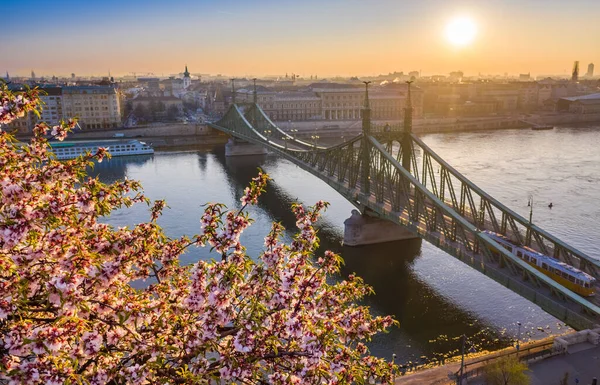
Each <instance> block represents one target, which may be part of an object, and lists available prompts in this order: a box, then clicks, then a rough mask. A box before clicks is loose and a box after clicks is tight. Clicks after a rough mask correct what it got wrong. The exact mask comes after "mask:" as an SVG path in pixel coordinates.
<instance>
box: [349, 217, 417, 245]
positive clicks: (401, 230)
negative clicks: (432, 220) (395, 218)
mask: <svg viewBox="0 0 600 385" xmlns="http://www.w3.org/2000/svg"><path fill="white" fill-rule="evenodd" d="M415 238H419V236H418V235H417V234H415V233H413V232H412V231H411V230H409V229H407V228H406V227H403V226H401V225H398V224H396V223H393V222H390V221H387V220H385V219H380V218H374V217H371V216H369V215H364V214H361V213H360V212H359V211H358V210H352V216H351V217H350V218H348V219H346V220H345V221H344V245H345V246H363V245H372V244H374V243H384V242H392V241H402V240H405V239H415Z"/></svg>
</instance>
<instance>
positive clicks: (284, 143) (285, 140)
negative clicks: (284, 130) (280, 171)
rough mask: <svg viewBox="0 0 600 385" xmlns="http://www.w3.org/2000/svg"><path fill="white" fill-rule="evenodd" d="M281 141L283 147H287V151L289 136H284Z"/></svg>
mask: <svg viewBox="0 0 600 385" xmlns="http://www.w3.org/2000/svg"><path fill="white" fill-rule="evenodd" d="M281 139H283V146H284V147H285V149H286V150H287V148H288V147H287V141H288V139H289V138H288V137H287V136H282V137H281Z"/></svg>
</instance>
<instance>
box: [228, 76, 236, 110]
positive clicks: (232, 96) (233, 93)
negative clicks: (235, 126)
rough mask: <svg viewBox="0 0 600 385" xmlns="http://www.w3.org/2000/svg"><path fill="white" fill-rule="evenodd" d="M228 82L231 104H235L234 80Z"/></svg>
mask: <svg viewBox="0 0 600 385" xmlns="http://www.w3.org/2000/svg"><path fill="white" fill-rule="evenodd" d="M229 80H231V104H235V79H233V78H231V79H229Z"/></svg>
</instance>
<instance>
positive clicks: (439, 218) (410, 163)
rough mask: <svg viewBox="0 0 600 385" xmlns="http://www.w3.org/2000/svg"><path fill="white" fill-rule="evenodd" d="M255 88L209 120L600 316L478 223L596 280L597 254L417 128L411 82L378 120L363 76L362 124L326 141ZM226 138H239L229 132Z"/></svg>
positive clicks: (448, 248) (571, 317) (386, 216)
mask: <svg viewBox="0 0 600 385" xmlns="http://www.w3.org/2000/svg"><path fill="white" fill-rule="evenodd" d="M234 95H235V94H234ZM254 95H255V97H254V102H252V103H236V102H235V99H234V100H233V101H232V104H231V106H230V107H229V109H228V110H227V112H226V113H225V114H224V116H223V117H222V118H221V119H220V120H218V121H216V122H213V123H210V124H209V125H210V126H211V127H212V128H215V129H217V130H220V131H222V132H225V133H227V134H229V135H231V136H232V137H233V138H235V141H238V142H242V143H246V144H245V145H251V146H260V148H264V149H268V150H269V151H271V152H273V153H275V154H278V155H279V156H281V157H283V158H285V159H288V160H289V161H291V162H293V163H294V164H296V165H298V166H299V167H301V168H302V169H304V170H306V171H308V172H310V173H311V174H313V175H315V176H317V177H318V178H320V179H321V180H323V181H325V182H326V183H327V184H329V185H330V186H331V187H333V188H334V189H335V190H336V191H337V192H338V193H340V194H341V195H342V196H344V197H345V198H346V199H347V200H348V201H350V202H351V203H352V204H354V205H355V206H356V207H357V208H358V209H359V210H360V212H361V213H362V214H363V215H368V216H369V217H374V218H378V219H379V220H382V221H385V222H386V223H388V222H391V223H394V224H396V226H395V227H398V225H399V226H401V227H402V228H403V229H404V230H403V231H406V230H409V231H410V232H411V233H412V234H414V235H415V236H418V237H420V238H422V239H424V240H426V241H428V242H430V243H431V244H433V245H435V246H436V247H438V248H440V249H442V250H444V251H445V252H447V253H448V254H450V255H452V256H453V257H455V258H457V259H459V260H460V261H462V262H464V263H465V264H467V265H469V266H471V267H472V268H474V269H476V270H478V271H479V272H481V273H483V274H485V275H486V276H488V277H490V278H492V279H494V280H495V281H497V282H499V283H500V284H502V285H503V286H505V287H507V288H509V289H510V290H512V291H514V292H516V293H517V294H519V295H521V296H523V297H524V298H526V299H528V300H529V301H531V302H533V303H535V304H537V305H538V306H540V307H541V308H542V309H544V310H545V311H546V312H548V313H550V314H552V315H553V316H555V317H556V318H558V319H560V320H562V321H563V322H565V323H566V324H567V325H569V326H571V327H573V328H574V329H578V330H580V329H587V328H593V327H594V326H595V325H598V324H600V307H599V306H598V304H597V302H598V300H597V299H595V300H594V299H590V297H587V298H584V297H582V296H580V295H578V294H576V293H574V292H572V291H571V290H569V289H567V288H566V287H564V286H562V285H561V284H559V283H557V282H556V281H554V280H552V279H551V278H549V277H547V276H546V275H544V274H543V273H541V272H540V271H538V270H536V269H535V268H534V267H532V266H531V265H529V264H528V263H526V262H525V261H523V260H522V259H520V258H519V257H517V256H516V255H514V254H512V253H511V252H510V251H507V250H506V249H504V248H503V247H502V246H501V245H500V244H498V243H497V242H496V241H495V240H494V239H493V238H491V237H490V236H488V235H487V234H486V233H485V232H484V230H489V231H493V232H495V233H500V234H503V235H504V236H506V237H508V238H510V239H511V240H512V241H513V242H514V243H515V244H519V245H525V246H528V247H530V248H532V249H535V250H537V251H539V252H541V253H543V254H545V255H549V256H552V257H554V258H557V259H559V260H561V261H563V262H565V263H567V264H569V265H571V266H574V267H576V268H578V269H580V270H582V271H585V272H586V273H588V274H590V275H591V276H593V277H595V278H596V279H597V282H600V261H599V260H597V259H594V258H592V257H590V256H588V255H586V254H585V253H583V252H581V251H579V250H577V249H576V248H574V247H572V246H570V245H568V244H566V243H565V242H563V241H561V240H560V239H558V238H557V237H555V236H553V235H551V234H549V233H548V232H546V231H544V230H543V229H541V228H539V227H538V226H536V225H535V224H534V223H531V222H530V221H529V220H527V219H526V218H524V217H522V216H521V215H519V214H517V213H516V212H514V211H513V210H511V209H509V208H508V207H506V206H504V205H503V204H502V203H500V202H499V201H497V200H496V199H494V197H492V196H491V195H489V194H487V193H486V192H485V191H483V190H482V189H481V188H479V187H477V186H476V185H475V184H474V183H473V182H471V181H470V180H469V179H467V178H466V177H465V176H463V175H462V174H460V173H459V172H458V171H457V170H456V169H454V168H453V167H452V166H451V165H450V164H448V163H447V162H446V161H445V160H444V159H442V158H441V157H440V156H439V155H437V154H436V153H435V152H434V151H433V150H432V149H430V148H429V147H428V146H427V145H426V144H425V143H424V142H423V141H421V140H420V139H419V138H418V137H417V136H416V135H414V134H413V133H412V107H411V101H410V100H411V99H410V84H409V89H408V98H407V107H406V108H405V114H404V115H405V116H404V123H403V124H401V125H397V126H390V125H385V126H375V125H373V124H372V123H371V117H370V115H371V109H370V106H369V95H368V83H367V84H366V89H365V102H364V106H363V108H362V133H360V134H359V135H357V136H355V137H353V138H351V139H349V140H346V141H344V142H343V143H340V144H337V145H333V146H330V147H324V146H321V145H319V144H318V140H317V138H316V137H315V138H312V139H313V140H312V141H311V140H300V139H297V138H295V137H293V136H291V135H290V134H289V133H287V132H285V131H283V130H282V129H281V128H279V127H278V126H277V125H276V124H274V123H273V122H272V121H271V120H270V119H269V117H268V116H267V115H266V114H265V112H264V111H263V110H262V109H261V108H260V106H259V105H258V104H257V102H256V91H255V94H254ZM228 145H230V146H235V145H236V144H235V142H232V141H230V143H228ZM243 145H244V144H242V146H243ZM599 289H600V288H597V290H598V293H600V290H599ZM593 298H595V297H593Z"/></svg>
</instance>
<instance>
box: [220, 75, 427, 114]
mask: <svg viewBox="0 0 600 385" xmlns="http://www.w3.org/2000/svg"><path fill="white" fill-rule="evenodd" d="M412 90H413V91H414V92H413V94H412V95H413V98H412V101H413V115H414V116H415V117H421V116H422V114H423V97H422V95H423V93H422V91H421V90H420V89H419V88H417V87H414V86H413V88H412ZM406 95H407V90H406V84H389V85H388V86H386V87H380V88H374V89H373V90H372V91H371V92H370V94H369V101H370V106H371V117H372V118H373V119H375V120H400V119H402V118H403V116H404V108H405V107H406ZM364 98H365V92H364V88H363V87H360V86H359V87H352V86H351V85H340V84H335V83H334V84H330V85H329V87H327V85H326V84H324V83H320V84H317V85H316V86H315V87H314V88H313V87H311V88H310V89H307V90H304V91H280V92H275V91H271V90H268V89H266V88H265V87H262V86H261V87H257V94H256V100H257V103H258V104H259V105H260V106H261V108H262V109H263V111H265V113H266V114H267V115H268V116H269V117H270V118H271V119H273V120H276V121H298V120H358V119H360V116H361V115H360V111H361V109H362V107H363V105H364ZM253 100H254V91H253V90H249V89H245V88H242V89H239V90H236V101H237V102H238V103H250V102H252V101H253ZM213 109H214V108H213Z"/></svg>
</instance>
